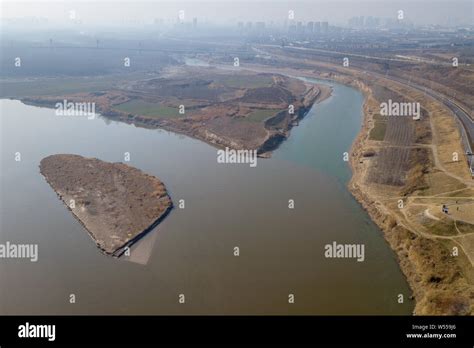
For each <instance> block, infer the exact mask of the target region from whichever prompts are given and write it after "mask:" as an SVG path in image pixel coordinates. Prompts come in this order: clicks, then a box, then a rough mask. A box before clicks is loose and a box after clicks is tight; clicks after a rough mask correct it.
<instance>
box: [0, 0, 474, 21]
mask: <svg viewBox="0 0 474 348" xmlns="http://www.w3.org/2000/svg"><path fill="white" fill-rule="evenodd" d="M1 1H2V5H1V7H2V11H1V18H14V17H43V18H48V19H49V20H50V21H54V22H56V21H58V22H67V21H68V20H69V16H70V11H71V10H73V11H75V12H74V13H75V16H76V18H78V19H80V20H81V21H82V22H83V23H84V24H97V23H104V24H109V23H110V24H113V23H117V22H122V21H123V20H128V21H129V20H134V21H140V22H144V23H151V22H152V21H153V19H154V18H165V19H170V20H173V19H175V18H177V16H178V11H179V10H184V11H185V12H184V13H185V20H189V21H190V20H192V18H193V17H197V18H198V20H201V21H203V22H204V21H206V20H208V21H214V22H219V23H224V22H231V21H232V22H235V21H240V20H243V21H247V20H248V21H255V20H264V21H275V22H277V21H278V22H283V21H284V20H285V18H287V17H288V11H289V10H294V12H295V20H302V21H308V20H316V21H318V20H319V21H320V20H325V21H329V22H330V23H335V24H345V23H346V22H347V19H348V18H350V17H353V16H361V15H364V16H378V17H393V18H396V15H397V11H398V10H403V11H404V13H405V17H406V18H407V19H410V20H411V21H413V22H414V23H416V24H442V25H445V24H461V25H469V24H472V23H473V22H474V5H473V4H474V1H473V0H434V1H429V0H402V1H398V0H308V1H304V0H303V1H282V0H273V1H270V0H260V1H252V0H239V1H235V0H215V1H199V0H187V1H171V0H158V1H157V0H134V1H116V0H96V1H93V2H91V1H81V0H79V1H78V0H72V1H68V0H49V1H41V0H39V1H31V2H30V1H22V0H1Z"/></svg>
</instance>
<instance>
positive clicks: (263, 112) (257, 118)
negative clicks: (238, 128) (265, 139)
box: [245, 109, 280, 123]
mask: <svg viewBox="0 0 474 348" xmlns="http://www.w3.org/2000/svg"><path fill="white" fill-rule="evenodd" d="M279 111H280V110H278V109H259V110H254V111H252V112H251V113H250V114H249V115H248V116H247V117H246V118H245V121H248V122H255V123H260V122H263V121H264V120H265V119H267V118H269V117H271V116H274V115H276V114H277V113H278V112H279Z"/></svg>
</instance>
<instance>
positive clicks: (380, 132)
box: [369, 115, 387, 141]
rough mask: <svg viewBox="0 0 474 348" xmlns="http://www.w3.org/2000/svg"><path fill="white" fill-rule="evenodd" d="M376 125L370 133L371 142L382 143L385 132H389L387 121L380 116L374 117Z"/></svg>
mask: <svg viewBox="0 0 474 348" xmlns="http://www.w3.org/2000/svg"><path fill="white" fill-rule="evenodd" d="M374 121H375V125H374V128H372V130H371V131H370V136H369V139H370V140H378V141H382V140H383V139H384V138H385V131H386V130H387V120H386V119H384V118H382V116H380V115H376V116H374Z"/></svg>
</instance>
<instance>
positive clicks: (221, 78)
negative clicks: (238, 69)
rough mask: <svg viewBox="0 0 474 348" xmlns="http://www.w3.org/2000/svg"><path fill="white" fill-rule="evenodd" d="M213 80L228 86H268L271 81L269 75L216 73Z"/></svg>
mask: <svg viewBox="0 0 474 348" xmlns="http://www.w3.org/2000/svg"><path fill="white" fill-rule="evenodd" d="M214 81H215V82H217V83H221V84H223V85H224V86H227V87H230V88H259V87H268V86H271V85H272V83H273V79H272V77H271V76H254V75H251V76H248V75H241V76H240V75H217V76H215V77H214Z"/></svg>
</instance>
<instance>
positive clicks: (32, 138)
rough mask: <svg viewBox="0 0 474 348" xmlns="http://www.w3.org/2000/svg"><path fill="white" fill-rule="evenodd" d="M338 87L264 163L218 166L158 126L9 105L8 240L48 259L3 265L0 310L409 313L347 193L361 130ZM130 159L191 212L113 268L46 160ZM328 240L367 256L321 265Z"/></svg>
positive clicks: (376, 233) (5, 144)
mask: <svg viewBox="0 0 474 348" xmlns="http://www.w3.org/2000/svg"><path fill="white" fill-rule="evenodd" d="M331 85H332V86H333V87H334V93H333V96H332V97H331V98H330V99H328V100H326V101H324V102H323V103H321V104H319V105H315V106H314V107H313V109H312V110H311V111H310V112H309V114H308V115H307V116H306V118H305V119H304V120H303V121H302V122H300V125H299V126H298V127H295V128H293V130H292V134H291V136H290V138H289V139H288V141H286V142H284V143H283V144H282V146H281V147H280V148H279V149H278V150H277V151H275V153H274V156H273V158H271V159H259V161H258V165H257V167H256V168H250V167H249V166H248V165H243V164H240V165H230V164H227V165H225V164H218V163H217V161H216V149H215V148H213V147H211V146H209V145H207V144H205V143H203V142H200V141H198V140H195V139H191V138H188V137H185V136H181V135H176V134H173V133H169V132H166V131H163V130H148V129H141V128H136V127H134V126H130V125H127V124H122V123H116V122H111V121H108V120H106V119H103V118H97V119H94V120H88V119H87V118H72V117H59V116H55V114H54V110H52V109H46V108H38V107H32V106H27V105H23V104H22V103H20V102H19V101H12V100H1V101H0V107H1V192H0V194H1V200H0V202H1V206H0V209H1V210H0V211H1V221H0V222H1V225H0V227H1V229H0V243H6V241H10V242H11V243H28V244H31V243H36V244H38V248H39V259H38V262H36V263H32V262H30V261H29V260H18V259H1V260H0V314H410V313H411V311H412V308H413V303H412V302H411V301H409V300H407V301H406V302H405V303H404V304H398V303H397V295H398V294H403V295H404V297H405V299H408V297H409V296H410V294H411V292H410V290H409V288H408V285H407V282H406V280H405V279H404V277H403V275H402V273H401V271H400V269H399V267H398V264H397V262H396V258H395V254H394V253H393V252H392V251H391V250H390V248H389V246H388V245H387V243H386V242H385V241H384V239H383V236H382V233H381V231H380V230H379V229H378V228H377V227H376V226H375V225H374V224H373V223H372V222H371V221H370V219H369V217H368V215H367V214H366V213H365V212H364V211H363V210H362V209H361V207H360V206H359V205H358V204H357V202H356V201H355V200H354V199H353V198H352V196H351V195H350V193H349V192H348V191H347V189H346V184H347V181H348V180H349V178H350V175H351V174H350V169H349V168H348V166H347V163H346V162H343V161H342V153H343V152H344V151H349V148H350V145H351V144H352V142H353V140H354V138H355V136H356V134H357V133H358V131H359V128H360V124H361V117H362V116H361V110H362V102H363V98H362V95H361V94H360V93H359V92H358V91H356V90H354V89H351V88H348V87H345V86H342V85H339V84H331ZM16 152H20V153H21V161H20V162H16V161H15V153H16ZM124 152H130V155H131V161H130V164H131V165H133V166H135V167H138V168H140V169H142V170H143V171H145V172H147V173H149V174H152V175H156V176H158V177H159V178H160V179H161V180H162V181H163V182H164V183H165V184H166V186H167V188H168V190H169V193H170V195H171V198H172V199H173V201H174V202H175V204H177V203H178V201H179V200H180V199H184V200H185V209H177V208H176V209H174V210H173V211H172V212H171V214H170V215H169V216H168V217H167V218H166V219H165V221H164V222H163V223H161V224H160V225H159V226H158V228H157V229H155V230H154V231H153V232H152V233H150V234H149V235H147V236H146V237H145V238H144V239H143V240H142V241H141V242H140V243H139V244H138V245H137V246H136V247H134V250H133V252H132V255H131V257H130V258H129V259H128V260H126V259H119V260H117V259H114V258H110V257H107V256H105V255H103V254H101V253H100V252H99V250H98V249H97V247H96V246H95V244H94V243H93V242H92V240H91V239H90V237H89V236H88V234H87V233H86V231H85V230H84V229H83V228H82V227H81V225H80V224H79V223H78V222H77V220H76V219H75V218H74V217H73V216H72V215H71V214H70V212H69V211H68V210H67V209H66V208H65V206H64V205H63V203H62V202H61V201H60V200H59V199H58V198H57V196H56V194H55V193H54V192H53V190H52V189H51V188H50V187H49V185H48V184H47V183H46V181H45V180H44V178H43V177H42V176H41V174H40V173H39V168H38V165H39V162H40V160H41V159H42V158H43V157H45V156H48V155H51V154H56V153H74V154H79V155H82V156H86V157H97V158H99V159H102V160H105V161H111V162H120V161H123V156H124ZM289 199H293V200H294V201H295V208H294V209H292V210H291V209H288V200H289ZM333 241H336V242H338V243H362V244H364V245H365V261H364V262H356V260H355V259H326V258H325V257H324V246H325V244H328V243H332V242H333ZM236 246H238V247H239V248H240V256H234V254H233V251H234V247H236ZM70 294H74V295H75V296H76V303H75V304H70V303H69V296H70ZM179 294H184V295H185V301H186V302H185V303H184V304H180V303H179V302H178V296H179ZM288 294H294V296H295V303H294V304H289V303H288Z"/></svg>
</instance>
